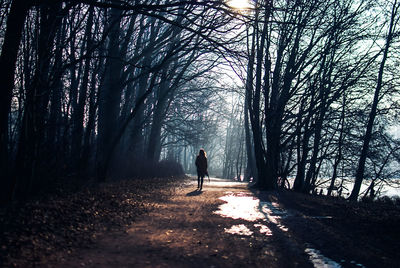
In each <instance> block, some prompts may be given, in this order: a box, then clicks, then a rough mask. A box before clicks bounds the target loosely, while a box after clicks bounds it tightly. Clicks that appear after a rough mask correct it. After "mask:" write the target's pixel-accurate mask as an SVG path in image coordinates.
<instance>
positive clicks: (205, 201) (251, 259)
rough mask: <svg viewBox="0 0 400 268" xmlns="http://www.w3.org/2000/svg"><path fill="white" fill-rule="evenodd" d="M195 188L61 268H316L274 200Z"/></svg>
mask: <svg viewBox="0 0 400 268" xmlns="http://www.w3.org/2000/svg"><path fill="white" fill-rule="evenodd" d="M196 186H197V181H196V180H195V179H193V178H191V179H189V180H187V182H186V183H185V184H183V185H182V186H181V187H179V188H178V189H176V190H175V193H174V194H172V195H171V196H170V198H169V199H168V200H167V201H160V202H158V203H157V204H156V209H154V210H153V211H151V212H150V213H149V214H147V215H144V216H142V217H141V218H140V219H138V220H137V221H136V222H135V223H134V224H133V225H131V226H130V227H129V228H128V229H127V230H126V231H125V232H118V233H115V232H114V233H108V234H104V235H103V236H102V237H100V238H99V239H97V241H96V242H95V244H94V245H93V246H92V247H91V248H89V249H82V250H80V251H78V252H76V253H75V254H73V255H72V256H70V257H68V258H67V259H66V260H65V262H64V263H63V264H62V265H61V266H62V267H79V266H80V267H87V266H89V267H246V266H247V267H249V266H251V267H312V266H313V265H312V263H311V262H310V261H309V259H310V256H309V254H307V253H306V251H305V249H304V245H302V244H299V243H298V242H296V241H295V239H293V238H292V237H291V234H290V231H289V230H288V229H287V228H286V227H285V226H283V225H281V224H280V223H279V222H280V218H282V217H283V216H285V215H286V212H285V211H284V210H281V209H280V208H279V207H278V206H279V205H278V204H277V203H274V202H273V200H271V202H260V201H259V199H258V198H256V197H255V196H254V195H253V193H251V192H250V191H249V190H248V189H247V187H246V184H245V183H240V182H232V181H226V180H221V179H215V178H212V179H211V182H208V181H205V183H204V187H203V191H201V192H199V191H196V190H195V189H196ZM220 198H222V199H223V200H221V199H220ZM221 205H222V206H221ZM262 206H263V207H262ZM56 266H57V267H60V263H58V264H57V265H56Z"/></svg>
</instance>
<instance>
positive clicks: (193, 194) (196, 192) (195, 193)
mask: <svg viewBox="0 0 400 268" xmlns="http://www.w3.org/2000/svg"><path fill="white" fill-rule="evenodd" d="M202 193H203V191H201V190H199V189H196V190H194V191H191V192H190V193H187V194H186V196H197V195H201V194H202Z"/></svg>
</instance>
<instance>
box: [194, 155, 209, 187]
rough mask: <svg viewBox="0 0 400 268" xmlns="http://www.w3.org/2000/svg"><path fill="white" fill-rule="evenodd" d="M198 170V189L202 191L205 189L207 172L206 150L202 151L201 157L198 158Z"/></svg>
mask: <svg viewBox="0 0 400 268" xmlns="http://www.w3.org/2000/svg"><path fill="white" fill-rule="evenodd" d="M195 164H196V168H197V189H199V190H200V191H201V189H202V188H203V180H204V176H205V175H206V174H208V172H207V156H206V152H205V151H204V149H200V152H199V155H198V156H197V157H196V162H195Z"/></svg>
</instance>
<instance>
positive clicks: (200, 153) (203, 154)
mask: <svg viewBox="0 0 400 268" xmlns="http://www.w3.org/2000/svg"><path fill="white" fill-rule="evenodd" d="M199 155H202V156H204V157H207V154H206V151H204V149H200V152H199Z"/></svg>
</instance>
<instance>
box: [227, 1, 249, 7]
mask: <svg viewBox="0 0 400 268" xmlns="http://www.w3.org/2000/svg"><path fill="white" fill-rule="evenodd" d="M228 5H229V6H230V7H232V8H235V9H246V8H251V5H250V3H249V1H248V0H229V1H228Z"/></svg>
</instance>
